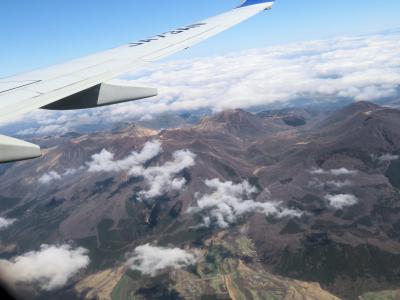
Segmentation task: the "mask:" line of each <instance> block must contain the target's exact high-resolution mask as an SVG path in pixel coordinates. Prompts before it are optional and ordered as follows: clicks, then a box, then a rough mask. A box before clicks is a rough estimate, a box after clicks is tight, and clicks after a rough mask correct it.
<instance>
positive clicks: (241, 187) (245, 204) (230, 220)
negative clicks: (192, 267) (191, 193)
mask: <svg viewBox="0 0 400 300" xmlns="http://www.w3.org/2000/svg"><path fill="white" fill-rule="evenodd" d="M205 185H206V186H207V187H208V188H209V189H210V190H211V191H212V192H211V193H210V194H205V195H203V196H201V197H200V198H198V199H197V205H196V206H195V207H191V208H190V209H189V210H188V212H189V213H201V214H203V222H204V225H205V226H207V227H208V226H210V225H212V224H215V225H217V226H219V227H221V228H227V227H229V225H230V224H234V223H235V222H236V221H237V219H238V218H239V217H241V216H243V215H245V214H248V213H253V212H259V213H263V214H265V215H267V216H269V215H272V216H276V217H286V216H291V217H300V216H301V215H302V213H301V212H299V211H296V210H292V209H287V208H284V207H283V206H282V203H281V202H273V201H267V202H256V201H254V200H252V199H251V197H252V195H253V194H254V193H256V192H257V189H256V188H255V187H253V186H251V185H250V184H249V183H248V182H247V181H243V182H242V183H239V184H234V183H232V182H231V181H228V182H222V181H220V180H219V179H212V180H206V181H205Z"/></svg>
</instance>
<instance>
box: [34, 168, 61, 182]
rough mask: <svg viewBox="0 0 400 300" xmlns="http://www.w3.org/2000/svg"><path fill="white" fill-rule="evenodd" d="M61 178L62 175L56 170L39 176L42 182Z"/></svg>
mask: <svg viewBox="0 0 400 300" xmlns="http://www.w3.org/2000/svg"><path fill="white" fill-rule="evenodd" d="M56 180H61V175H60V174H58V173H57V172H56V171H50V172H48V173H45V174H43V175H42V176H41V177H39V179H38V181H39V183H40V184H49V183H50V182H53V181H56Z"/></svg>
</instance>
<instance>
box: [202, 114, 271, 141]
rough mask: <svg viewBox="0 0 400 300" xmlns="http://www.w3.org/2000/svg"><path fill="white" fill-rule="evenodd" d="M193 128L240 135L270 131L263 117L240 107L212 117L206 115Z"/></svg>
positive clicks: (251, 135)
mask: <svg viewBox="0 0 400 300" xmlns="http://www.w3.org/2000/svg"><path fill="white" fill-rule="evenodd" d="M195 129H197V130H199V131H211V132H212V131H220V132H221V131H222V132H225V133H229V134H234V135H237V136H240V137H245V136H247V137H253V136H261V135H264V134H266V133H268V132H270V131H271V129H270V128H267V126H266V124H265V123H264V121H263V119H261V118H259V117H258V116H256V115H253V114H251V113H249V112H246V111H244V110H241V109H230V110H224V111H222V112H220V113H218V114H216V115H214V116H212V117H206V118H204V119H203V120H202V121H201V122H200V124H199V125H197V126H195Z"/></svg>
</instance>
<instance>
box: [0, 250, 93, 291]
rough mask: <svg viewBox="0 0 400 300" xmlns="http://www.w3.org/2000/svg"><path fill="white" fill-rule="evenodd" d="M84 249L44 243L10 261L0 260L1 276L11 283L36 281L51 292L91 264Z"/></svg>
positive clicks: (40, 286)
mask: <svg viewBox="0 0 400 300" xmlns="http://www.w3.org/2000/svg"><path fill="white" fill-rule="evenodd" d="M87 252H88V251H87V250H86V249H84V248H75V249H74V248H72V247H71V246H70V245H61V246H49V245H42V246H41V248H40V250H39V251H32V252H28V253H25V254H23V255H21V256H17V257H15V258H13V259H11V260H4V259H2V260H0V274H1V277H2V279H4V280H5V281H6V282H8V283H9V284H11V285H15V284H19V283H22V284H34V285H37V286H38V287H39V288H41V289H43V290H46V291H51V290H54V289H57V288H60V287H63V286H65V285H66V284H67V282H68V281H69V280H70V279H71V278H72V277H73V276H75V275H76V274H77V273H78V272H79V271H81V270H83V269H85V268H86V267H87V266H88V265H89V256H88V255H87Z"/></svg>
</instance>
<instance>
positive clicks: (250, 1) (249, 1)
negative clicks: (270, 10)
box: [238, 0, 275, 8]
mask: <svg viewBox="0 0 400 300" xmlns="http://www.w3.org/2000/svg"><path fill="white" fill-rule="evenodd" d="M274 2H275V0H244V1H243V2H242V4H240V5H239V6H238V8H241V7H246V6H251V5H258V4H270V5H272V4H274Z"/></svg>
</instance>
